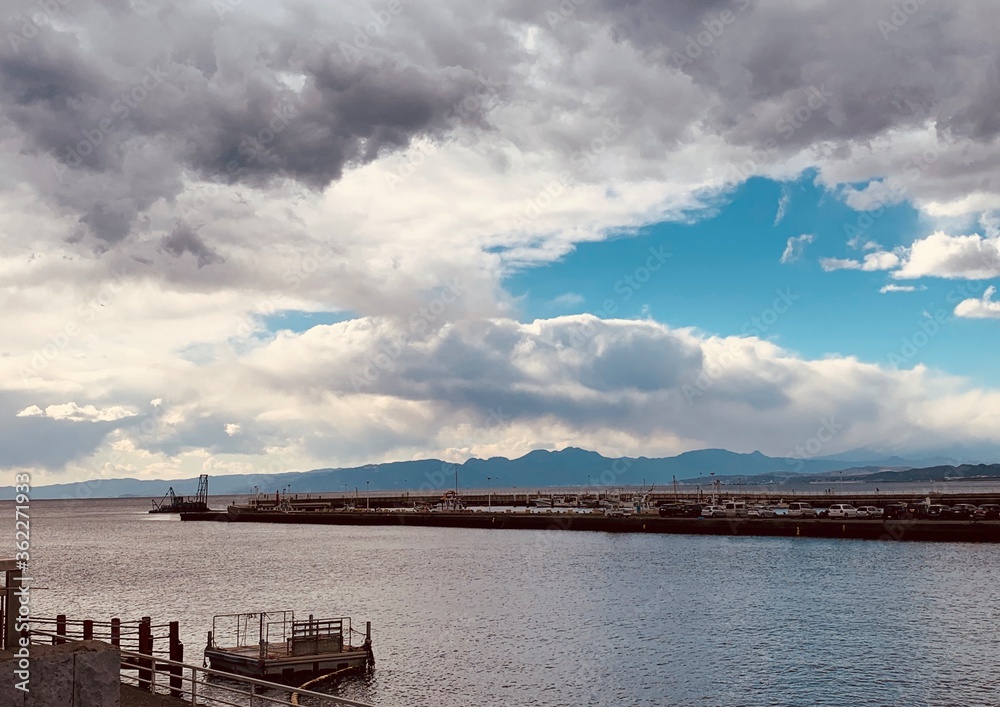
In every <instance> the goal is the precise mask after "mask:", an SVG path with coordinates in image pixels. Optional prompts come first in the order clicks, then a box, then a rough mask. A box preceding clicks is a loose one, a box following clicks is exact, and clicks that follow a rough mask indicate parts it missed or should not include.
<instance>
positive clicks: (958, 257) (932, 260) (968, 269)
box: [892, 231, 1000, 280]
mask: <svg viewBox="0 0 1000 707" xmlns="http://www.w3.org/2000/svg"><path fill="white" fill-rule="evenodd" d="M892 276H893V277H894V278H897V279H900V280H910V279H915V278H919V277H940V278H948V279H966V280H985V279H989V278H993V277H1000V237H992V238H991V237H985V238H984V237H983V236H980V235H978V234H973V235H967V236H950V235H948V234H946V233H943V232H941V231H938V232H935V233H932V234H931V235H929V236H927V237H926V238H922V239H920V240H917V241H915V242H914V243H913V245H912V246H911V247H910V249H909V255H908V257H907V258H906V261H905V263H904V264H903V266H902V267H901V268H900V269H899V270H898V271H896V272H894V273H893V275H892Z"/></svg>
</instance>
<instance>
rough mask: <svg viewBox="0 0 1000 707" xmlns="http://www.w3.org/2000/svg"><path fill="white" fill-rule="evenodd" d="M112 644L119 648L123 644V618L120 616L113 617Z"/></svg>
mask: <svg viewBox="0 0 1000 707" xmlns="http://www.w3.org/2000/svg"><path fill="white" fill-rule="evenodd" d="M111 645H113V646H118V647H119V648H121V645H122V620H121V619H119V618H118V617H115V618H113V619H111Z"/></svg>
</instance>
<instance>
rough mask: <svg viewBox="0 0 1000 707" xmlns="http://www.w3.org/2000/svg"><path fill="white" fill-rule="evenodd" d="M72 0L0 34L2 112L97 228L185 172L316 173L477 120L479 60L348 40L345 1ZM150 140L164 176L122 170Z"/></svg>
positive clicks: (169, 190)
mask: <svg viewBox="0 0 1000 707" xmlns="http://www.w3.org/2000/svg"><path fill="white" fill-rule="evenodd" d="M242 9H243V8H241V10H242ZM74 10H75V15H74V17H75V19H76V20H77V21H78V22H79V25H80V26H79V27H77V28H75V29H74V31H68V30H67V31H57V30H55V29H53V28H52V27H45V28H43V29H42V30H41V31H39V33H38V35H37V36H35V37H33V38H32V39H31V40H26V41H25V42H23V43H19V44H18V45H17V46H12V45H11V43H9V42H3V43H0V123H2V122H7V123H9V124H10V125H13V126H15V127H16V129H17V131H18V132H19V133H20V136H21V139H22V145H23V147H22V150H23V151H25V152H28V153H34V154H36V155H39V156H40V157H43V158H45V159H48V160H54V161H55V163H54V165H53V166H54V168H55V169H56V170H57V171H58V173H59V185H58V187H57V188H56V189H55V193H53V194H50V197H52V198H54V200H55V201H56V202H57V203H58V204H59V205H60V206H61V207H63V208H64V209H67V210H69V211H71V212H72V211H75V212H76V213H77V214H78V215H79V217H80V222H81V223H82V224H83V226H85V227H86V229H87V230H88V232H89V234H90V235H92V236H93V237H94V238H95V239H97V240H98V242H101V243H104V244H114V243H118V242H120V241H122V240H123V239H124V238H125V237H126V236H127V235H128V233H129V232H130V231H131V230H134V229H135V228H136V220H137V217H138V214H140V213H142V212H143V211H144V210H145V209H147V208H148V207H149V205H150V204H152V203H153V202H155V201H156V200H158V199H166V200H171V199H173V197H175V196H176V195H177V194H178V193H179V190H180V188H181V181H180V179H179V176H180V175H182V174H184V173H193V174H196V175H197V176H199V177H201V178H203V179H206V180H209V181H215V182H225V183H247V184H251V185H254V186H264V187H266V186H267V185H269V184H271V183H272V182H274V181H279V180H294V181H297V182H299V183H302V184H304V185H308V186H310V187H313V188H317V189H321V188H323V187H325V186H326V185H328V184H329V183H330V182H331V181H334V180H337V179H339V178H340V177H341V176H342V174H343V171H344V170H345V169H346V168H348V167H350V166H353V165H362V164H365V163H368V162H371V161H373V160H375V159H377V158H378V157H380V156H382V155H384V154H386V153H388V152H391V151H393V150H397V149H400V148H405V147H406V146H408V145H409V144H410V142H411V141H412V140H413V139H414V138H415V137H418V136H419V137H430V138H440V137H442V136H443V135H445V134H446V133H447V132H448V131H450V130H451V129H453V128H455V127H457V126H459V125H462V124H470V125H475V124H478V125H482V126H485V125H486V123H485V120H484V117H483V115H482V110H481V107H477V106H476V105H475V104H474V103H470V102H469V101H468V100H467V99H469V98H472V97H475V95H476V93H477V91H481V90H482V77H481V76H480V74H479V73H478V66H476V65H475V64H470V65H467V66H463V65H454V64H452V65H439V64H438V63H437V62H435V61H433V60H431V61H425V62H423V63H415V62H414V61H411V60H408V59H407V58H406V57H400V56H394V55H390V54H389V53H387V51H386V50H385V49H383V48H378V47H377V46H376V44H375V43H372V44H370V45H365V46H363V48H361V49H359V48H358V47H357V46H355V44H362V45H364V42H362V41H360V40H359V41H357V42H355V39H354V31H353V25H352V24H350V23H349V21H348V19H347V18H346V17H345V18H344V21H343V22H332V21H330V20H329V19H322V18H317V17H306V16H302V13H301V12H300V13H299V14H298V15H297V14H296V12H290V13H289V14H288V15H287V16H282V17H281V19H280V20H279V19H275V20H273V21H264V20H262V19H260V17H255V16H254V15H252V14H251V12H250V10H249V9H248V8H247V9H246V11H245V12H240V11H233V12H232V13H227V14H224V15H223V16H222V17H220V16H219V15H218V14H216V13H215V12H214V11H213V10H212V9H211V6H210V5H203V4H202V5H200V6H198V5H194V4H191V5H186V4H178V5H177V6H164V7H163V8H161V9H160V10H159V11H158V12H155V13H154V12H150V13H148V14H146V15H140V14H137V13H135V12H132V11H130V10H129V9H128V8H122V7H112V8H110V9H102V7H101V6H100V5H96V4H95V5H87V3H85V2H84V1H83V0H81V2H79V3H75V4H74ZM307 22H308V23H310V24H305V23H307ZM403 22H404V20H403V19H399V20H396V26H397V27H400V28H402V25H403ZM362 26H363V25H362ZM365 36H367V35H365ZM418 36H419V35H418ZM371 40H372V37H368V41H369V42H371ZM483 49H484V48H481V49H480V50H479V51H478V52H473V55H472V56H468V57H467V58H468V59H469V60H470V61H474V60H475V56H474V54H476V53H478V54H480V55H482V53H483ZM152 153H156V154H155V158H156V169H157V171H158V172H159V173H160V174H161V175H163V176H161V177H160V178H159V179H156V180H135V179H134V178H133V177H134V173H135V172H136V171H137V170H140V169H141V167H140V166H138V165H137V164H136V163H137V162H141V161H147V160H149V159H150V158H151V157H153V154H152ZM94 177H100V179H97V180H95V179H94ZM102 247H104V246H102Z"/></svg>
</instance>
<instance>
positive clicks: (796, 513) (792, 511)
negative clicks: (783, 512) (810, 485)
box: [788, 501, 817, 518]
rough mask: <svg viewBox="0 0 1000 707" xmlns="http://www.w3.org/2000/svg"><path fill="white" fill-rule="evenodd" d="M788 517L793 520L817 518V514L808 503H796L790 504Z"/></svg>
mask: <svg viewBox="0 0 1000 707" xmlns="http://www.w3.org/2000/svg"><path fill="white" fill-rule="evenodd" d="M788 515H789V516H791V517H793V518H815V517H816V515H817V514H816V509H815V508H813V507H812V506H810V505H809V504H808V503H800V502H798V501H796V502H795V503H789V504H788Z"/></svg>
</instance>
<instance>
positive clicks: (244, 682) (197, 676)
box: [121, 651, 373, 707]
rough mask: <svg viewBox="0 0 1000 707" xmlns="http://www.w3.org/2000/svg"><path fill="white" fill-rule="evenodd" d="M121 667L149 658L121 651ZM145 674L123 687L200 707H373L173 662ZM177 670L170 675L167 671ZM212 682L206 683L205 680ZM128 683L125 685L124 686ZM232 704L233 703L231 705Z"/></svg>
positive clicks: (124, 676) (159, 663)
mask: <svg viewBox="0 0 1000 707" xmlns="http://www.w3.org/2000/svg"><path fill="white" fill-rule="evenodd" d="M121 654H122V663H123V665H124V664H125V661H126V660H131V661H140V660H148V656H145V655H143V654H142V653H134V652H132V651H122V652H121ZM153 662H154V664H153V665H152V666H151V669H150V670H149V671H148V674H149V683H148V684H147V683H146V682H145V681H140V679H139V678H138V677H135V676H132V675H127V674H125V673H123V674H122V683H123V684H132V685H134V686H136V687H138V688H139V689H140V690H146V691H149V692H159V693H161V694H168V695H172V696H173V697H177V698H180V699H182V700H184V701H185V702H187V703H189V704H191V705H201V706H202V707H265V706H266V705H285V706H289V707H291V706H293V705H299V704H300V703H299V700H300V699H301V698H302V697H308V698H309V701H310V703H311V704H316V705H321V706H322V707H373V705H371V704H369V703H367V702H358V701H357V700H349V699H347V698H344V697H335V696H333V695H325V694H323V693H322V692H314V691H313V690H306V689H303V688H299V687H292V686H289V685H281V684H279V683H274V682H268V681H266V680H258V679H256V678H249V677H243V676H241V675H233V674H231V673H226V672H222V671H221V670H212V669H211V668H203V667H200V666H197V665H191V664H190V663H180V662H178V661H175V660H165V659H157V660H156V661H153ZM171 667H173V668H174V669H175V671H176V669H178V668H179V669H180V670H181V671H182V672H181V673H180V675H179V676H178V675H177V673H176V672H174V673H171V672H170V668H171ZM210 677H211V678H215V679H214V680H212V681H209V680H208V678H210ZM126 681H127V682H126ZM233 700H235V701H233Z"/></svg>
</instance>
